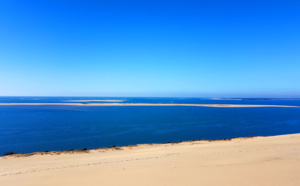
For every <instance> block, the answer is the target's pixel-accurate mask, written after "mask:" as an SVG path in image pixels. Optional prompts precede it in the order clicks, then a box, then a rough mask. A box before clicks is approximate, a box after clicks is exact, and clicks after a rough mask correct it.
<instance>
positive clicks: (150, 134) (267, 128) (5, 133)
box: [0, 97, 300, 155]
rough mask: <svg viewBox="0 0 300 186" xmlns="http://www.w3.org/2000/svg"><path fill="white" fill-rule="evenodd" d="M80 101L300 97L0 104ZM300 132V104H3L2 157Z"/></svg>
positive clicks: (30, 99)
mask: <svg viewBox="0 0 300 186" xmlns="http://www.w3.org/2000/svg"><path fill="white" fill-rule="evenodd" d="M79 99H87V100H93V99H95V100H99V99H125V101H124V102H125V103H126V102H127V103H202V104H268V105H272V104H273V105H296V106H300V100H212V99H200V98H107V97H106V98H99V97H95V98H91V97H88V98H83V97H80V98H78V97H76V98H72V97H0V103H20V102H22V103H60V102H64V103H65V101H66V100H79ZM78 102H80V101H78ZM299 132H300V108H209V107H188V106H166V107H159V106H157V107H156V106H154V107H153V106H139V107H138V106H130V107H126V106H120V107H109V106H108V107H88V106H86V107H80V106H45V105H41V106H0V155H2V154H3V153H5V152H16V153H29V152H36V151H52V150H70V149H83V148H88V149H92V148H97V147H110V146H113V145H116V146H123V145H132V144H141V143H164V142H176V141H184V140H200V139H223V138H232V137H244V136H257V135H258V136H269V135H278V134H290V133H299Z"/></svg>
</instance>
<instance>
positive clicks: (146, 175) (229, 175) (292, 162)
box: [0, 134, 300, 186]
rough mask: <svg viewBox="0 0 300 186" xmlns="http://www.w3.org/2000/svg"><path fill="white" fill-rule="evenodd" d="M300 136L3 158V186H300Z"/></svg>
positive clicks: (0, 165) (0, 177)
mask: <svg viewBox="0 0 300 186" xmlns="http://www.w3.org/2000/svg"><path fill="white" fill-rule="evenodd" d="M299 175H300V134H291V135H281V136H270V137H253V138H235V139H232V140H224V141H222V140H220V141H188V142H181V143H169V144H152V145H151V144H149V145H137V146H125V147H118V148H108V149H94V150H89V151H84V152H81V153H61V154H60V155H56V154H51V153H49V154H44V155H42V154H41V153H40V154H34V155H31V156H21V157H16V156H4V157H0V185H10V186H15V185H23V186H29V185H30V186H37V185H43V186H50V185H51V186H52V185H64V186H81V185H89V186H90V185H91V186H94V185H146V186H147V185H149V186H150V185H151V186H153V185H170V186H171V185H172V186H177V185H192V186H193V185H225V186H226V185H230V186H232V185H239V186H240V185H284V186H286V185H300V176H299Z"/></svg>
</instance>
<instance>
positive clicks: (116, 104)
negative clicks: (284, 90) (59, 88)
mask: <svg viewBox="0 0 300 186" xmlns="http://www.w3.org/2000/svg"><path fill="white" fill-rule="evenodd" d="M10 105H11V106H13V105H32V106H34V105H64V106H197V107H298V108H299V106H291V105H238V104H183V103H0V106H10Z"/></svg>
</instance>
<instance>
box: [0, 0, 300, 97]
mask: <svg viewBox="0 0 300 186" xmlns="http://www.w3.org/2000/svg"><path fill="white" fill-rule="evenodd" d="M0 96H150V97H154V96H172V97H173V96H175V97H181V96H182V97H300V1H299V0H293V1H292V0H281V1H280V0H270V1H264V0H237V1H230V0H195V1H191V0H181V1H177V0H169V1H166V0H148V1H146V0H135V1H133V0H103V1H101V0H82V1H77V0H35V1H34V0H23V1H22V0H0Z"/></svg>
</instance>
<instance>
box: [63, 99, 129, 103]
mask: <svg viewBox="0 0 300 186" xmlns="http://www.w3.org/2000/svg"><path fill="white" fill-rule="evenodd" d="M123 101H125V100H121V99H94V100H80V99H78V100H65V102H123Z"/></svg>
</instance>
